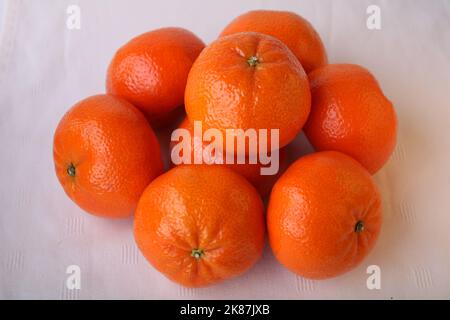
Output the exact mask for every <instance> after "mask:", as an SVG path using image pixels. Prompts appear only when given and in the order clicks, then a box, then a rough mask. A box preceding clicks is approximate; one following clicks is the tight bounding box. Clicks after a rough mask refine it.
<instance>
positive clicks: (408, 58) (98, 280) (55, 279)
mask: <svg viewBox="0 0 450 320" xmlns="http://www.w3.org/2000/svg"><path fill="white" fill-rule="evenodd" d="M69 4H78V5H80V7H81V10H82V26H81V30H79V31H69V30H67V28H66V26H65V19H66V8H67V6H68V5H69ZM369 4H377V5H379V6H380V7H381V10H382V12H381V13H382V29H381V30H380V31H370V30H368V29H367V28H366V24H365V23H366V18H367V15H366V8H367V6H368V5H369ZM256 8H272V9H288V10H292V11H295V12H297V13H299V14H301V15H303V16H304V17H306V18H307V19H309V20H310V21H311V22H312V23H313V24H314V26H315V27H316V28H317V30H318V31H319V33H320V34H321V36H322V38H323V40H324V42H325V45H326V47H327V50H328V53H329V58H330V61H331V62H351V63H358V64H362V65H364V66H365V67H367V68H369V69H370V70H372V71H373V73H374V74H375V75H376V77H377V78H378V79H379V81H380V83H381V85H382V87H383V89H384V91H385V93H386V95H387V96H388V97H389V98H390V99H391V100H392V101H393V103H394V104H395V106H396V109H397V112H398V117H399V122H400V128H399V142H398V147H397V150H396V152H395V154H394V156H393V157H392V159H391V160H390V162H389V163H388V165H387V166H386V167H385V168H384V169H383V170H382V171H381V172H380V173H379V174H377V176H376V181H377V183H378V185H379V187H380V189H381V190H382V194H383V201H384V215H385V223H384V226H383V230H382V233H381V236H380V239H379V242H378V244H377V246H376V248H375V250H374V251H373V252H372V253H371V254H370V256H369V257H368V258H367V260H365V261H364V263H363V264H362V265H361V266H360V267H359V268H357V269H355V270H354V271H352V272H350V273H348V274H346V275H344V276H341V277H339V278H336V279H332V280H327V281H309V280H304V279H302V278H299V277H296V276H295V275H294V274H292V273H290V272H288V271H287V270H285V269H284V268H283V267H281V266H280V265H279V264H278V263H277V262H276V261H275V259H274V258H273V256H272V254H271V253H270V250H269V249H267V250H266V251H265V254H264V257H263V259H262V260H261V261H260V262H259V263H258V264H257V265H256V266H255V267H254V268H253V269H252V270H251V271H250V272H248V273H247V274H245V275H243V276H242V277H239V278H237V279H234V280H231V281H227V282H224V283H223V284H221V285H218V286H215V287H210V288H206V289H184V288H181V287H179V286H178V285H176V284H173V283H171V282H169V281H168V280H166V279H165V278H164V277H163V276H161V275H160V274H159V273H157V272H156V271H155V270H154V269H153V268H152V267H151V266H149V265H148V264H147V262H146V261H145V259H144V258H143V257H142V256H141V255H140V253H139V252H138V251H137V249H136V246H135V244H134V241H133V237H132V228H131V226H132V220H131V219H130V220H126V221H109V220H103V219H99V218H95V217H92V216H89V215H87V214H84V213H83V212H82V211H81V210H80V209H79V208H78V207H77V206H76V205H74V204H73V203H72V202H71V201H70V200H69V199H68V198H67V197H66V196H65V194H64V192H63V190H62V188H61V187H60V186H59V184H58V182H57V179H56V177H55V174H54V170H53V160H52V136H53V131H54V129H55V127H56V125H57V123H58V121H59V119H60V118H61V117H62V115H63V114H64V113H65V112H66V111H67V109H68V108H69V107H70V106H71V105H73V104H74V103H75V102H76V101H78V100H80V99H82V98H85V97H87V96H89V95H92V94H96V93H100V92H103V91H104V76H105V70H106V68H107V65H108V63H109V61H110V58H111V57H112V55H113V53H114V52H115V50H116V49H117V48H118V47H119V46H120V45H122V44H123V43H125V42H126V41H127V40H128V39H130V38H131V37H133V36H135V35H138V34H140V33H143V32H145V31H148V30H151V29H154V28H157V27H162V26H181V27H185V28H188V29H190V30H192V31H193V32H195V33H196V34H198V35H199V36H200V37H201V38H203V39H204V40H205V41H206V42H210V41H212V40H213V39H214V38H215V37H216V36H217V34H218V33H219V32H220V31H221V29H222V28H223V27H224V26H225V25H226V24H227V23H228V22H229V21H230V20H231V19H232V18H234V17H235V16H237V15H238V14H240V13H242V12H244V11H246V10H250V9H256ZM4 11H5V12H4V13H5V15H4V21H3V30H2V34H1V38H0V41H1V43H0V144H1V152H0V210H1V212H0V257H1V266H0V267H1V269H0V270H1V271H0V298H6V299H12V298H19V299H24V298H41V299H43V298H56V299H79V298H81V299H92V298H95V299H100V298H114V299H126V298H138V299H147V298H192V299H196V298H206V299H209V298H223V299H228V298H238V299H239V298H260V299H265V298H268V299H269V298H275V299H277V298H287V299H304V298H327V299H328V298H371V299H372V298H373V299H381V298H382V299H391V298H393V299H401V298H450V236H449V225H450V196H449V192H450V170H449V168H450V166H449V164H450V148H449V147H450V139H449V129H450V1H439V0H436V1H376V0H372V1H359V0H358V1H357V0H353V1H348V0H345V1H344V0H341V1H331V0H324V1H294V0H292V1H287V0H286V1H274V0H273V1H269V0H267V1H264V0H260V1H245V3H244V1H229V0H227V1H207V0H204V1H200V0H191V1H182V0H179V1H175V0H164V1H144V0H141V1H137V0H136V1H118V0H115V1H112V0H109V1H106V0H97V1H87V0H83V1H82V0H70V1H66V0H41V1H32V0H9V1H6V3H5V8H4ZM297 144H298V146H297V147H298V150H300V152H304V150H303V148H304V144H305V143H304V140H303V139H302V138H300V139H298V141H297ZM71 264H76V265H79V266H80V267H81V271H82V278H81V281H82V289H81V290H80V291H69V290H67V289H66V288H65V285H64V284H65V280H66V277H67V275H66V274H65V271H66V268H67V266H69V265H71ZM371 264H376V265H379V266H380V267H381V272H382V282H381V285H382V288H381V290H373V291H370V290H368V289H367V288H366V279H367V274H366V268H367V266H369V265H371Z"/></svg>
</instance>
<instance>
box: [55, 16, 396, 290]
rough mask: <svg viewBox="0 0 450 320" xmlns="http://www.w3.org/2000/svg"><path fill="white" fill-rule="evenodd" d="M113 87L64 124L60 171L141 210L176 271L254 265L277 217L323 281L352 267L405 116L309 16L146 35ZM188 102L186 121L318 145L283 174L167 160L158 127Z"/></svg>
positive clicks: (120, 66)
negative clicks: (376, 178)
mask: <svg viewBox="0 0 450 320" xmlns="http://www.w3.org/2000/svg"><path fill="white" fill-rule="evenodd" d="M106 91H107V94H104V95H97V96H93V97H90V98H87V99H85V100H83V101H81V102H79V103H78V104H76V105H75V106H74V107H72V108H71V109H70V111H68V113H66V115H65V116H64V117H63V119H62V120H61V122H60V123H59V125H58V128H57V129H56V132H55V136H54V161H55V168H56V173H57V176H58V179H59V181H60V183H61V184H62V186H63V187H64V190H65V192H66V193H67V195H68V196H69V197H70V198H71V199H72V200H73V201H74V202H75V203H76V204H78V205H79V206H80V207H81V208H82V209H84V210H85V211H87V212H89V213H91V214H94V215H98V216H103V217H111V218H122V217H129V216H130V215H132V214H134V235H135V239H136V242H137V245H138V247H139V249H140V250H141V252H142V253H143V255H144V256H145V257H146V258H147V260H149V262H150V263H151V264H152V265H153V266H154V267H155V268H156V269H157V270H159V271H160V272H162V273H163V274H164V275H166V276H167V277H168V278H170V279H171V280H173V281H175V282H177V283H179V284H181V285H184V286H188V287H201V286H207V285H211V284H215V283H217V282H219V281H222V280H225V279H229V278H232V277H235V276H237V275H240V274H242V273H244V272H245V271H247V270H248V269H249V268H250V267H251V266H252V265H254V264H255V262H256V261H257V260H258V259H259V258H260V257H261V254H262V251H263V247H264V243H265V233H266V229H267V233H268V237H269V242H270V246H271V248H272V251H273V253H274V256H275V257H276V258H277V259H278V260H279V262H280V263H281V264H283V265H284V266H285V267H287V268H288V269H290V270H292V271H293V272H295V273H296V274H298V275H300V276H302V277H306V278H311V279H325V278H330V277H334V276H338V275H340V274H343V273H345V272H347V271H349V270H351V269H353V268H354V267H356V266H357V265H358V264H359V263H360V262H361V261H362V260H363V259H364V257H365V256H366V255H367V254H368V253H369V251H370V250H371V249H372V248H373V246H374V244H375V241H376V239H377V237H378V234H379V232H380V227H381V221H382V213H381V199H380V194H379V192H378V190H377V187H376V185H375V183H374V182H373V180H372V176H371V175H372V174H374V173H375V172H377V171H378V170H379V169H380V168H381V167H382V166H383V165H384V164H385V163H386V161H387V160H388V158H389V156H390V155H391V153H392V151H393V149H394V147H395V143H396V134H397V119H396V114H395V111H394V109H393V106H392V104H391V102H390V101H389V100H388V99H387V98H386V97H385V96H384V95H383V92H382V91H381V88H380V86H379V85H378V83H377V81H376V79H375V78H374V77H373V76H372V75H371V73H370V72H369V71H367V70H366V69H364V68H363V67H361V66H357V65H352V64H328V59H327V55H326V52H325V48H324V46H323V43H322V41H321V39H320V37H319V35H318V33H317V32H316V31H315V30H314V28H313V27H312V26H311V24H310V23H309V22H308V21H306V20H305V19H304V18H302V17H300V16H298V15H297V14H295V13H292V12H281V11H268V10H259V11H251V12H248V13H246V14H243V15H241V16H239V17H237V18H236V19H235V20H233V21H232V22H231V23H230V24H229V25H228V26H227V27H226V28H225V30H224V31H223V32H222V33H221V34H220V36H219V38H218V39H217V40H215V41H214V42H212V43H211V44H210V45H208V46H206V47H205V45H204V43H203V42H202V41H201V40H200V39H199V38H198V37H196V36H195V35H194V34H193V33H191V32H189V31H187V30H185V29H181V28H163V29H158V30H154V31H151V32H148V33H145V34H142V35H140V36H138V37H136V38H134V39H132V40H131V41H130V42H128V43H127V44H125V45H124V46H123V47H122V48H120V49H119V50H118V51H117V53H116V54H115V56H114V58H113V60H112V62H111V64H110V66H109V69H108V73H107V80H106ZM183 106H184V108H185V111H186V114H187V117H186V119H185V120H184V121H183V122H182V123H181V125H180V127H182V128H187V129H192V123H193V122H194V121H201V122H202V124H203V127H205V128H215V129H218V130H220V131H221V132H225V130H226V129H230V128H240V129H244V130H245V129H248V128H255V129H263V128H264V129H279V146H280V148H281V149H280V152H281V153H280V156H281V158H286V157H285V156H284V150H285V149H286V146H287V145H288V144H289V143H290V142H291V141H292V140H293V139H294V138H295V137H296V136H297V135H298V134H299V132H300V131H301V130H302V129H303V131H304V133H305V134H306V137H307V138H308V140H309V142H310V143H311V145H312V146H313V147H314V149H315V150H316V152H315V153H312V154H309V155H306V156H304V157H301V158H300V159H298V160H297V161H295V162H294V163H293V164H291V165H290V166H289V168H288V169H287V170H285V172H284V173H282V174H280V175H279V176H277V177H275V178H274V177H273V176H262V175H260V171H259V169H260V167H261V165H259V164H236V165H229V164H224V165H218V164H215V165H208V164H199V165H196V164H192V165H180V166H173V165H172V168H171V169H170V170H168V171H167V172H165V173H163V170H164V169H163V167H164V166H163V162H162V159H161V158H162V152H161V150H160V144H159V142H158V139H157V137H156V135H155V133H154V131H153V129H152V127H153V128H157V127H161V126H163V125H168V124H170V123H173V121H175V120H174V119H177V118H179V116H178V117H177V115H178V114H179V110H183ZM246 156H248V155H246ZM277 179H278V180H277ZM275 180H277V181H276V182H275ZM273 183H275V184H274V186H273V188H272V184H273ZM267 193H270V197H269V200H268V205H267V215H265V214H264V211H265V210H264V203H263V201H262V197H264V196H265V194H267Z"/></svg>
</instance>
